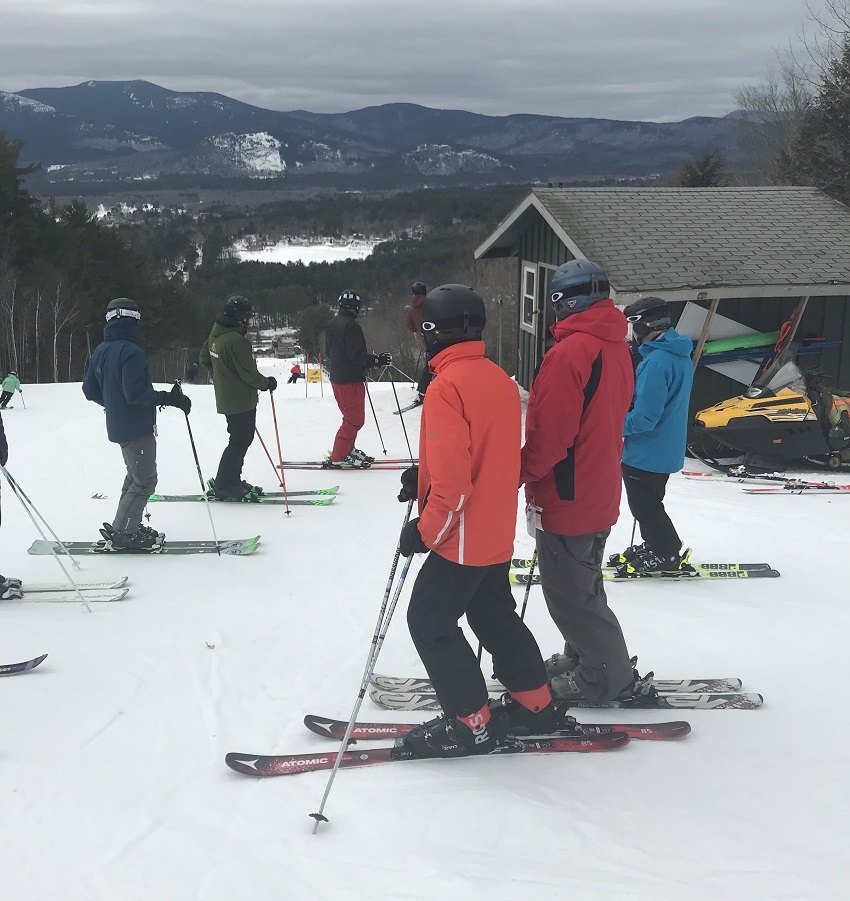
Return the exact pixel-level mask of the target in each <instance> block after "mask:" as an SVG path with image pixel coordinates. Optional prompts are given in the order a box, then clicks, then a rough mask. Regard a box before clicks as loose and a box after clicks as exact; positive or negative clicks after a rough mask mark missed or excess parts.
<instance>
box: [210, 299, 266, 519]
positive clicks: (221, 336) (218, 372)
mask: <svg viewBox="0 0 850 901" xmlns="http://www.w3.org/2000/svg"><path fill="white" fill-rule="evenodd" d="M253 312H254V310H253V307H252V306H251V304H250V302H249V301H248V300H247V298H245V297H242V296H241V295H239V294H234V295H232V296H231V297H228V298H227V300H226V301H225V302H224V310H223V312H222V313H221V315H220V316H219V317H218V319H216V321H215V325H214V326H213V327H212V331H211V332H210V336H209V338H208V339H207V341H206V343H205V344H204V346H203V347H202V348H201V353H200V357H199V358H200V361H201V365H202V366H205V367H206V368H207V369H209V370H210V371H211V372H212V378H213V385H214V387H215V407H216V410H218V412H219V413H221V414H222V415H223V416H224V417H225V419H226V420H227V434H228V435H229V436H230V439H229V441H228V443H227V447H225V449H224V451H223V453H222V455H221V460H220V461H219V464H218V471H217V472H216V474H215V478H214V479H210V480H209V489H210V496H211V497H214V498H217V499H219V500H226V501H251V500H256V499H257V498H258V497H259V496H260V495H261V494H262V493H263V489H262V488H260V486H259V485H251V484H250V483H248V482H246V481H244V479H243V478H242V467H243V465H244V464H245V454H246V453H247V452H248V448H249V447H250V446H251V444H252V443H253V441H254V432H255V430H256V425H257V401H258V398H259V396H258V394H257V392H258V391H274V390H275V388H277V379H276V378H275V377H274V376H273V375H270V376H268V377H267V376H264V375H263V374H262V373H261V372H260V371H259V369H257V361H256V360H255V359H254V354H253V352H252V350H251V342H250V341H249V340H248V338H247V337H246V332H247V331H248V323H249V322H250V320H251V315H252V314H253Z"/></svg>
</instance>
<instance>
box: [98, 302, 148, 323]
mask: <svg viewBox="0 0 850 901" xmlns="http://www.w3.org/2000/svg"><path fill="white" fill-rule="evenodd" d="M141 318H142V314H141V313H140V312H139V308H138V306H136V301H135V300H130V298H129V297H116V298H115V300H110V301H109V303H108V304H107V306H106V321H107V322H112V320H113V319H135V320H136V322H138V321H139V320H140V319H141Z"/></svg>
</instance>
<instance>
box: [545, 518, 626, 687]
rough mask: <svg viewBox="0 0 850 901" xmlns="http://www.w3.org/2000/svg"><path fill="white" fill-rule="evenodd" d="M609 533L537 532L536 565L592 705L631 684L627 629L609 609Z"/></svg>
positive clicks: (576, 675) (551, 611) (577, 679)
mask: <svg viewBox="0 0 850 901" xmlns="http://www.w3.org/2000/svg"><path fill="white" fill-rule="evenodd" d="M609 532H610V529H606V530H605V531H604V532H592V533H590V534H588V535H556V534H555V533H553V532H544V531H543V530H542V529H538V530H537V562H538V566H539V567H540V582H541V585H542V587H543V596H544V597H545V599H546V606H547V607H548V608H549V614H550V615H551V617H552V619H553V620H554V622H555V625H556V626H557V627H558V631H560V633H561V635H563V636H564V642H565V645H564V653H565V654H567V656H568V657H572V658H573V659H575V660H578V665H577V667H576V669H575V670H574V671H573V678H574V679H575V682H576V684H577V685H578V687H579V688H580V689H581V690H582V694H583V695H584V696H585V697H586V698H587V699H588V700H591V701H609V700H611V699H612V698H615V697H616V696H617V695H618V694H620V692H622V691H623V690H624V689H625V688H627V687H628V686H629V685H630V684H631V682H632V678H633V677H632V665H631V662H630V660H629V652H628V650H627V649H626V640H625V638H624V637H623V630H622V629H621V628H620V623H619V622H618V620H617V617H616V616H614V613H613V611H612V610H611V609H610V608H609V607H608V599H607V598H606V596H605V588H604V587H603V586H604V582H603V580H602V558H603V555H604V553H605V540H606V539H607V538H608V533H609Z"/></svg>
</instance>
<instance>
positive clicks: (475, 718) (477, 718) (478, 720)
mask: <svg viewBox="0 0 850 901" xmlns="http://www.w3.org/2000/svg"><path fill="white" fill-rule="evenodd" d="M457 719H459V720H460V721H461V722H462V723H466V725H467V726H469V728H470V730H471V731H472V732H475V731H476V730H478V729H481V728H483V727H484V726H486V725H487V723H489V722H490V705H489V704H485V705H484V706H483V707H482V708H481V709H480V710H477V711H476V712H475V713H470V714H469V716H459V717H457Z"/></svg>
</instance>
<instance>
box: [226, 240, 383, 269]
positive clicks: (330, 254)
mask: <svg viewBox="0 0 850 901" xmlns="http://www.w3.org/2000/svg"><path fill="white" fill-rule="evenodd" d="M374 246H375V245H374V244H372V243H370V242H367V241H355V242H352V243H351V244H275V245H274V246H273V247H264V248H263V249H262V250H241V249H237V256H238V257H239V259H240V260H241V261H242V262H246V261H248V260H254V261H257V262H260V263H304V265H305V266H306V265H308V264H309V263H336V262H338V261H340V260H363V259H365V258H366V257H368V256H369V254H370V253H371V252H372V248H373V247H374Z"/></svg>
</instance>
